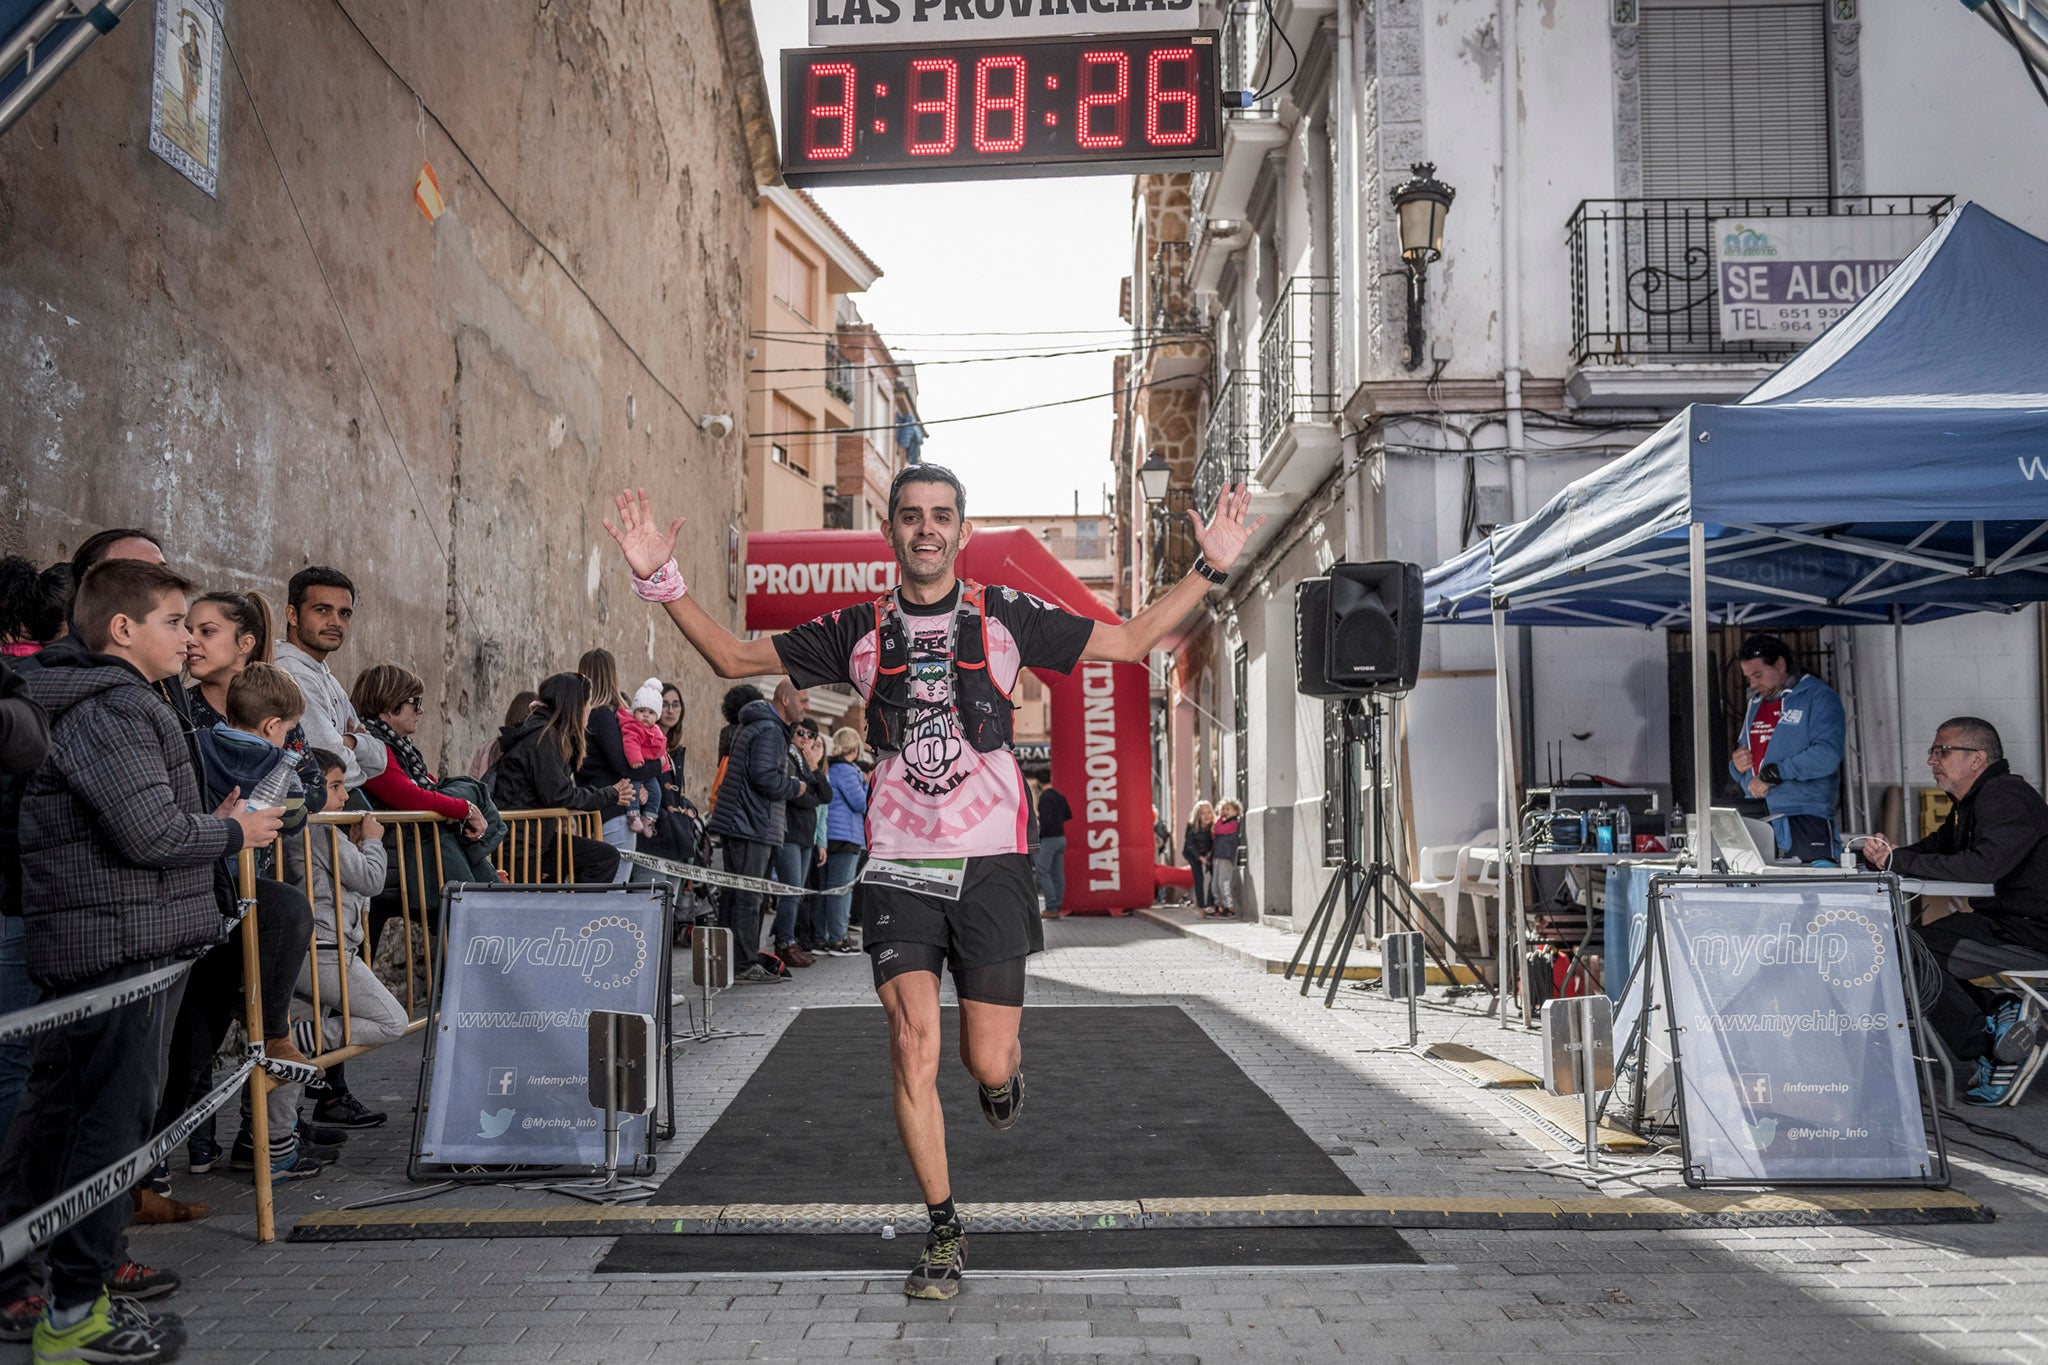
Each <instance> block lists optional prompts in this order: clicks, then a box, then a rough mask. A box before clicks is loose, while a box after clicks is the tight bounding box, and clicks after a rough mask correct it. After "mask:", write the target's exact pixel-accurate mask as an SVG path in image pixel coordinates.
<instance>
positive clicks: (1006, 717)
mask: <svg viewBox="0 0 2048 1365" xmlns="http://www.w3.org/2000/svg"><path fill="white" fill-rule="evenodd" d="M1250 501H1251V495H1250V494H1249V493H1248V492H1246V491H1245V490H1244V489H1243V488H1242V487H1237V488H1230V489H1226V490H1225V491H1224V493H1223V496H1222V497H1221V498H1220V499H1219V500H1218V502H1217V508H1216V516H1215V519H1214V520H1213V521H1211V522H1210V523H1209V524H1208V525H1206V526H1205V525H1203V524H1202V521H1201V518H1200V517H1198V516H1196V515H1195V514H1194V513H1193V512H1190V513H1189V514H1188V517H1189V520H1190V521H1192V522H1193V523H1194V526H1195V539H1196V542H1197V544H1199V545H1200V547H1201V556H1200V557H1199V558H1198V559H1196V561H1195V566H1194V568H1193V569H1192V570H1190V571H1189V573H1188V575H1187V577H1186V578H1184V579H1182V580H1181V581H1180V582H1179V583H1177V584H1176V585H1174V587H1173V590H1172V591H1170V592H1168V593H1167V594H1166V595H1165V596H1164V597H1162V598H1161V599H1160V600H1159V601H1157V602H1155V603H1153V604H1152V605H1151V606H1150V607H1147V608H1146V609H1145V610H1144V611H1142V612H1140V613H1138V615H1136V616H1134V617H1132V618H1131V619H1130V620H1128V621H1123V622H1118V623H1116V624H1111V623H1109V622H1105V621H1096V620H1092V619H1090V618H1088V617H1085V616H1077V615H1075V614H1073V613H1072V612H1068V611H1063V610H1061V609H1060V608H1058V607H1054V606H1051V605H1049V604H1047V603H1045V602H1042V601H1040V600H1039V599H1038V598H1036V597H1032V596H1030V595H1029V594H1027V593H1021V592H1017V591H1015V590H1014V589H1011V588H1002V587H991V588H986V589H984V588H981V587H979V586H977V585H973V584H963V583H962V581H961V580H960V579H958V578H956V577H955V576H954V573H953V561H954V559H955V558H956V557H957V556H958V555H959V553H960V550H961V547H963V546H964V545H966V543H967V541H968V538H969V537H970V536H971V535H973V533H974V524H973V523H972V522H970V521H968V520H967V519H966V511H967V497H966V490H965V489H963V488H962V487H961V485H960V480H959V479H958V478H956V477H955V476H954V475H953V474H952V473H951V472H950V471H948V470H946V469H943V468H941V467H939V466H938V465H933V464H919V465H912V466H910V467H909V468H907V469H905V470H904V471H903V472H902V473H901V474H898V475H897V476H896V481H895V483H894V484H893V485H891V487H890V489H889V524H888V527H887V528H886V530H885V532H884V534H885V535H886V536H887V538H888V541H889V546H890V548H891V549H892V550H894V551H895V552H896V562H897V564H898V565H899V566H901V570H902V574H901V581H902V586H900V587H899V588H897V589H896V590H895V591H894V592H892V593H890V594H889V595H887V596H886V597H884V598H882V599H881V600H880V601H878V602H875V603H864V604H862V605H859V606H854V607H846V608H842V609H840V610H838V611H833V612H828V613H826V614H825V615H823V616H820V617H818V618H817V619H816V620H814V621H809V622H806V623H805V624H803V625H801V626H798V627H797V628H796V629H795V630H792V631H789V632H787V633H785V634H782V635H775V636H770V637H767V638H764V639H759V640H745V641H743V640H740V639H738V638H737V637H735V636H734V635H733V634H732V632H730V631H728V630H726V629H725V627H723V626H721V625H719V624H718V623H717V622H716V621H714V620H712V619H711V617H710V616H709V615H708V614H707V613H706V612H705V611H704V609H703V608H702V607H700V606H698V605H697V604H696V602H695V601H693V600H692V599H691V598H689V597H688V596H686V595H685V592H686V589H685V587H684V585H683V581H682V575H681V573H680V572H679V571H678V570H677V568H676V564H675V559H674V550H675V542H676V535H677V533H678V532H679V531H681V530H682V526H683V522H682V520H681V519H680V518H678V519H677V520H676V521H674V522H672V523H670V524H669V525H668V526H667V527H666V529H664V528H663V526H662V524H661V522H659V521H658V520H656V519H655V518H654V516H653V515H652V514H651V512H650V511H649V508H648V504H647V494H646V491H645V490H644V489H643V490H640V491H638V492H637V493H636V492H634V491H632V490H628V491H627V492H626V493H623V494H621V495H620V496H619V498H618V500H617V502H618V513H619V522H618V525H616V526H614V525H613V524H612V523H611V522H609V521H607V522H605V529H606V530H608V531H610V532H611V533H612V538H613V539H615V540H617V541H618V543H619V548H620V549H621V550H622V551H624V552H625V556H626V563H627V564H628V566H630V567H631V569H632V572H633V577H634V583H633V588H634V591H635V592H636V593H638V594H639V595H640V596H641V597H643V598H645V599H647V600H649V601H655V602H662V603H664V604H666V606H667V609H668V614H669V619H670V620H672V621H674V622H675V624H676V627H677V628H678V629H679V630H681V631H682V633H683V636H684V638H685V639H687V640H688V641H689V642H690V644H691V645H692V646H693V647H694V648H695V649H696V650H697V652H698V653H699V654H702V655H703V656H704V659H705V661H706V662H708V663H709V664H710V665H711V667H712V669H713V670H714V671H715V672H717V674H718V675H719V676H720V677H722V678H744V677H752V676H755V675H758V674H763V673H775V672H784V673H787V674H788V675H789V677H790V679H791V681H793V682H794V683H795V684H796V685H797V686H798V687H817V686H821V685H823V684H826V683H838V682H846V683H852V684H853V685H854V686H855V687H857V688H859V689H860V692H861V695H862V697H863V699H864V700H865V701H866V703H867V718H868V741H869V743H870V744H871V745H872V746H873V747H874V748H875V750H876V752H877V753H878V754H880V755H881V761H880V763H879V764H878V765H877V767H876V769H875V774H874V778H873V780H872V783H871V786H870V795H869V798H868V813H867V823H868V851H869V858H868V863H867V866H866V868H865V869H864V870H863V872H862V875H861V880H862V881H863V882H864V883H865V884H866V886H867V900H866V907H867V908H866V912H865V913H866V922H865V925H864V929H863V934H862V941H863V944H864V946H865V947H866V949H867V953H868V956H869V958H870V959H871V961H872V964H873V967H874V974H875V993H876V994H877V995H879V996H880V997H881V1000H882V1007H883V1009H884V1010H885V1011H887V1013H888V1016H889V1057H890V1061H891V1063H892V1065H893V1067H894V1070H895V1077H896V1129H897V1132H898V1133H899V1134H900V1135H901V1137H902V1139H903V1148H904V1151H905V1153H906V1154H907V1155H908V1156H909V1157H910V1167H911V1170H912V1171H913V1172H914V1173H915V1175H916V1176H917V1182H918V1184H919V1186H920V1187H922V1189H923V1191H924V1198H925V1205H926V1208H927V1210H928V1211H929V1213H930V1215H931V1231H930V1234H929V1236H927V1237H926V1239H925V1245H924V1254H923V1255H922V1256H920V1257H919V1258H918V1262H917V1265H916V1267H915V1268H914V1269H913V1270H912V1271H911V1272H910V1277H909V1279H907V1280H905V1281H904V1285H903V1292H904V1293H906V1294H909V1295H911V1296H912V1297H914V1298H924V1299H950V1298H952V1297H953V1296H954V1295H955V1294H957V1293H959V1292H960V1276H961V1272H962V1271H963V1270H964V1269H965V1267H966V1261H967V1257H966V1250H967V1239H966V1236H965V1231H964V1229H963V1227H962V1225H961V1222H960V1215H959V1213H958V1212H957V1211H956V1210H955V1209H954V1207H953V1191H952V1183H951V1180H950V1178H949V1176H948V1174H947V1170H946V1128H945V1118H944V1115H943V1114H942V1112H941V1110H940V1106H939V1092H938V1074H939V972H940V969H941V968H942V967H944V968H948V969H950V970H951V972H952V976H953V987H954V991H955V993H956V994H957V995H958V996H959V999H960V1059H961V1061H962V1062H964V1063H965V1064H966V1066H967V1069H968V1071H969V1072H971V1073H973V1075H974V1078H975V1080H976V1081H977V1082H978V1083H979V1087H980V1096H981V1108H982V1112H983V1114H985V1115H986V1116H987V1118H988V1121H989V1122H990V1123H991V1124H993V1125H994V1126H995V1127H997V1128H999V1129H1007V1128H1009V1127H1010V1126H1011V1125H1013V1124H1015V1123H1016V1121H1017V1116H1018V1114H1019V1112H1020V1111H1021V1110H1022V1109H1023V1105H1024V1076H1023V1070H1022V1062H1023V1049H1022V1047H1021V1046H1020V1045H1019V1042H1018V1025H1019V1023H1020V1021H1021V1020H1022V1017H1023V1012H1024V1010H1023V1007H1024V959H1025V957H1026V956H1027V955H1028V954H1031V953H1034V952H1037V951H1039V950H1040V949H1042V948H1043V947H1044V946H1045V936H1044V928H1043V926H1042V925H1041V923H1040V921H1039V918H1038V890H1037V883H1036V879H1035V877H1034V874H1033V872H1032V868H1031V859H1030V850H1031V846H1032V844H1033V843H1034V842H1035V836H1036V830H1035V828H1034V826H1035V824H1036V818H1035V815H1034V814H1033V812H1032V810H1031V802H1030V798H1029V793H1028V791H1027V789H1026V788H1025V785H1024V775H1023V773H1022V772H1021V771H1020V770H1019V769H1018V767H1017V760H1016V756H1015V755H1014V754H1013V753H1012V752H1011V749H1010V711H1011V705H1010V702H1009V694H1010V690H1011V689H1012V688H1013V687H1014V686H1015V684H1016V681H1017V675H1018V673H1019V672H1020V671H1021V670H1022V669H1025V668H1040V669H1050V670H1052V671H1054V672H1059V673H1067V672H1071V671H1072V670H1073V667H1074V665H1075V664H1076V663H1078V662H1079V661H1080V660H1082V659H1084V658H1087V659H1106V660H1110V661H1113V662H1118V663H1135V662H1138V661H1140V660H1142V659H1144V658H1145V656H1146V655H1147V654H1149V653H1151V651H1152V647H1153V646H1154V645H1156V644H1158V643H1159V641H1160V640H1161V639H1162V638H1163V637H1164V636H1165V634H1166V632H1167V631H1168V630H1169V629H1171V628H1172V627H1173V626H1174V625H1176V624H1178V623H1179V622H1180V621H1181V620H1182V618H1184V617H1185V616H1187V614H1188V613H1189V612H1191V611H1193V610H1194V608H1195V607H1196V605H1197V604H1198V603H1200V601H1201V600H1202V595H1203V594H1204V593H1206V592H1207V591H1208V590H1209V587H1210V586H1211V585H1212V584H1216V583H1222V582H1224V581H1225V578H1226V575H1227V572H1228V570H1229V569H1230V566H1231V565H1233V564H1235V563H1236V562H1237V557H1238V555H1239V554H1240V553H1241V552H1242V551H1243V550H1244V544H1245V540H1246V538H1247V536H1248V535H1249V534H1250V530H1256V529H1258V528H1257V525H1256V524H1255V525H1254V526H1253V527H1251V528H1250V530H1247V528H1246V527H1245V524H1244V515H1245V509H1246V507H1247V506H1248V505H1249V503H1250ZM1261 520H1263V518H1262V519H1261Z"/></svg>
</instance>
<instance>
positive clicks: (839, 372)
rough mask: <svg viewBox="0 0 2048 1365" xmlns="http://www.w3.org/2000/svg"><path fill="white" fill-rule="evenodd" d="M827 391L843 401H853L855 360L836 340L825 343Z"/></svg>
mask: <svg viewBox="0 0 2048 1365" xmlns="http://www.w3.org/2000/svg"><path fill="white" fill-rule="evenodd" d="M825 392H827V393H829V394H831V395H832V396H833V397H834V398H837V399H838V400H839V401H840V402H842V403H851V402H853V361H851V360H850V359H848V358H847V355H846V352H844V351H842V350H840V349H839V343H838V342H836V341H827V342H826V343H825Z"/></svg>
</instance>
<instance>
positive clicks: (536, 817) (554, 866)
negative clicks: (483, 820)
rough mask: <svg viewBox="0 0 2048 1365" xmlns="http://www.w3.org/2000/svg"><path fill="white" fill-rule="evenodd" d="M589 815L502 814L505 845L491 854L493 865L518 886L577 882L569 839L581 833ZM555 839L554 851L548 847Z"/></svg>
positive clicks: (558, 811) (562, 812)
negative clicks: (517, 883) (583, 823)
mask: <svg viewBox="0 0 2048 1365" xmlns="http://www.w3.org/2000/svg"><path fill="white" fill-rule="evenodd" d="M585 814H586V812H582V811H573V810H564V809H560V808H554V809H549V810H501V811H499V812H498V818H499V819H501V820H503V821H504V822H505V826H506V832H505V842H503V843H502V844H499V845H498V847H497V851H496V852H494V853H492V854H491V865H492V866H493V867H495V868H497V869H498V871H500V872H502V873H504V874H505V876H506V877H508V878H509V879H511V880H512V881H515V882H523V883H526V884H528V885H531V884H533V883H535V882H555V883H557V884H560V885H566V884H568V883H569V882H571V881H574V880H575V860H574V859H573V858H571V856H570V852H569V836H570V835H572V834H579V833H581V832H582V831H581V828H580V826H581V822H582V817H583V816H584V815H585ZM550 836H552V840H553V844H554V847H552V848H550V847H548V844H549V841H550Z"/></svg>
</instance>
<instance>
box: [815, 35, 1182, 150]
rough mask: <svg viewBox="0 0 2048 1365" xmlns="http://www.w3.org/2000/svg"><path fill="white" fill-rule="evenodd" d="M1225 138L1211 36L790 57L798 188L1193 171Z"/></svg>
mask: <svg viewBox="0 0 2048 1365" xmlns="http://www.w3.org/2000/svg"><path fill="white" fill-rule="evenodd" d="M1222 136H1223V135H1222V118H1221V102H1220V97H1219V95H1218V93H1217V90H1216V35H1215V34H1214V33H1212V32H1203V33H1180V34H1158V33H1150V34H1142V35H1140V34H1122V35H1117V36H1107V37H1100V38H1052V39H1022V40H1017V41H1012V42H1007V43H997V42H988V43H967V44H958V45H953V44H916V45H906V46H902V47H840V48H815V47H814V48H801V49H795V50H790V51H785V52H784V53H783V54H782V171H783V178H784V179H786V180H787V181H788V182H789V183H790V184H792V185H817V184H834V183H852V184H859V183H876V182H888V181H899V182H900V181H916V180H971V179H985V178H996V177H1015V176H1034V175H1097V174H1111V173H1127V172H1131V171H1141V170H1161V169H1178V170H1186V169H1192V168H1193V167H1191V166H1190V165H1189V164H1188V163H1190V162H1195V163H1199V162H1200V161H1202V160H1203V159H1205V158H1214V157H1216V156H1217V155H1218V154H1219V152H1220V149H1221V147H1222Z"/></svg>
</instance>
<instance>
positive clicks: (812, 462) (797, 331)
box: [746, 186, 886, 531]
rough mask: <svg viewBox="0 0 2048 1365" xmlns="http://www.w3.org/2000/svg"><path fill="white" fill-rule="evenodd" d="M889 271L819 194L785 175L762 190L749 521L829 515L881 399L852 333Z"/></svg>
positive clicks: (784, 527) (808, 522)
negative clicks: (849, 453) (856, 354)
mask: <svg viewBox="0 0 2048 1365" xmlns="http://www.w3.org/2000/svg"><path fill="white" fill-rule="evenodd" d="M881 275H882V270H881V267H880V266H878V265H876V264H875V263H874V262H873V261H872V260H870V259H868V256H867V253H866V252H864V251H862V250H861V249H860V247H859V246H857V245H856V244H855V243H854V241H853V239H852V238H850V237H848V236H847V235H846V234H845V233H844V232H842V231H841V230H840V228H839V225H838V224H837V223H835V222H833V221H832V219H831V217H830V216H829V215H827V214H826V212H825V211H824V209H822V208H820V207H819V206H818V201H817V200H815V199H813V198H811V196H810V195H808V194H806V193H804V192H803V191H802V190H792V189H789V188H787V187H785V186H774V187H771V188H768V189H764V190H762V191H761V194H760V197H759V199H758V200H756V202H755V206H754V274H753V280H754V288H753V291H752V297H751V298H750V300H749V303H750V305H751V306H750V314H749V315H750V317H751V320H752V324H753V325H752V329H751V336H752V341H751V344H750V345H749V347H748V353H749V356H750V358H751V360H752V362H753V363H752V365H751V366H750V367H749V368H750V369H751V371H752V373H753V377H754V383H752V384H750V385H749V386H748V388H749V392H748V395H747V439H746V449H747V460H746V470H747V473H746V478H747V529H748V530H749V531H799V530H815V529H817V528H819V527H821V526H824V525H826V524H827V521H828V514H827V500H828V498H832V497H836V495H837V486H838V485H839V483H840V481H841V474H840V462H841V459H842V457H843V451H842V446H843V443H844V441H845V440H846V439H847V438H848V436H853V437H858V436H859V435H860V433H858V432H856V431H855V430H854V428H855V427H856V426H860V425H865V424H864V423H859V422H857V421H856V411H857V410H858V411H859V412H863V413H865V412H867V411H868V410H869V407H870V404H869V393H868V385H867V384H866V383H863V382H859V380H860V379H861V378H862V377H863V372H862V371H861V369H860V368H859V367H858V365H857V363H856V362H855V361H854V360H853V359H852V358H851V357H850V356H849V355H848V354H847V352H846V349H845V347H844V346H843V344H842V340H841V338H842V335H843V332H844V331H853V330H855V329H857V328H858V326H859V319H860V314H859V311H858V310H857V309H855V308H854V306H853V300H852V298H851V296H852V295H854V294H858V293H860V292H861V291H863V290H865V289H866V288H868V286H870V285H872V284H873V283H874V282H875V281H876V280H878V279H880V278H881ZM841 433H846V435H842V434H841ZM884 487H885V488H886V484H885V485H884ZM828 488H830V489H833V490H834V492H833V493H830V494H828V493H827V492H826V490H827V489H828Z"/></svg>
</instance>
